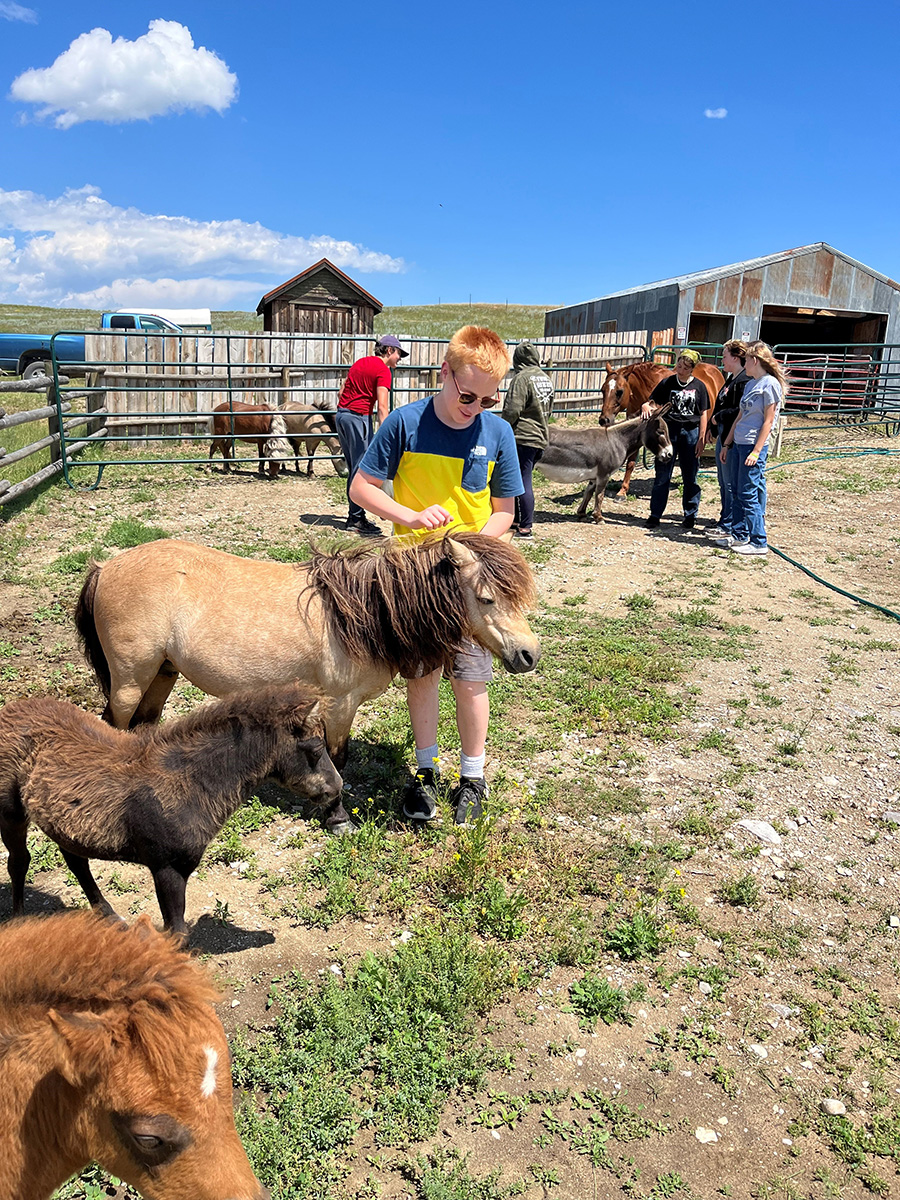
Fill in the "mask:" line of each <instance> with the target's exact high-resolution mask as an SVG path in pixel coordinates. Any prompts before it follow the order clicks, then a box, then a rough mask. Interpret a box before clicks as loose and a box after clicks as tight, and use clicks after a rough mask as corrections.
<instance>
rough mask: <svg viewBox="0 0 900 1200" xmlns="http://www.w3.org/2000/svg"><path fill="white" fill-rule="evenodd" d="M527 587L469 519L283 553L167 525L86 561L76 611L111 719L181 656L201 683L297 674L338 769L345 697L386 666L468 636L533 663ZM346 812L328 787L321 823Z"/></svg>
mask: <svg viewBox="0 0 900 1200" xmlns="http://www.w3.org/2000/svg"><path fill="white" fill-rule="evenodd" d="M533 602H534V579H533V577H532V575H531V571H530V569H529V567H528V564H527V563H526V561H525V559H524V558H523V557H522V555H521V554H520V553H519V551H518V550H516V549H515V548H514V547H513V546H509V545H507V544H506V543H505V542H501V541H500V540H499V539H498V538H492V537H485V536H484V535H483V534H480V533H456V534H454V536H453V537H449V536H443V537H430V538H426V539H424V540H422V541H419V542H415V543H413V544H412V545H403V544H400V543H394V542H388V543H386V544H384V545H383V546H375V545H371V544H363V545H361V546H359V547H355V548H353V549H350V550H344V551H342V552H340V553H336V554H321V553H318V552H316V553H314V554H313V558H312V560H311V562H308V563H299V564H297V565H290V564H286V563H276V562H264V561H260V560H258V559H251V558H238V557H236V556H234V555H231V554H223V553H222V552H221V551H220V550H210V549H209V548H208V547H206V546H198V545H195V544H193V543H191V542H184V541H178V540H175V539H168V540H165V541H159V542H148V543H147V544H145V545H143V546H135V547H133V548H132V549H130V550H125V551H124V552H123V553H122V554H119V555H117V556H116V557H115V558H111V559H109V560H108V561H107V562H105V563H103V564H98V563H93V564H92V565H91V567H90V568H89V570H88V575H87V579H86V580H85V583H84V586H83V588H82V590H81V595H80V597H79V600H78V605H77V607H76V612H75V623H76V625H77V628H78V632H79V634H80V635H81V638H82V641H83V643H84V647H85V653H86V656H87V659H88V662H89V664H90V666H91V667H92V668H93V670H94V673H95V675H96V676H97V680H98V682H99V684H100V687H101V688H102V690H103V694H104V695H105V696H106V697H107V699H108V704H107V706H106V711H105V712H104V714H103V716H104V718H105V719H106V720H108V721H109V722H110V723H111V724H113V725H116V726H118V728H120V729H125V728H127V727H128V726H129V725H136V724H139V723H142V722H151V721H157V720H158V719H159V716H160V714H161V712H162V709H163V705H164V704H165V702H166V700H167V699H168V696H169V693H170V692H171V690H172V688H173V686H174V684H175V681H176V679H177V678H178V674H179V672H180V673H181V674H183V675H184V676H185V678H187V679H189V680H190V682H191V683H193V684H194V685H195V686H196V687H199V688H201V689H202V690H203V691H204V692H208V693H210V694H211V695H213V696H224V695H227V694H228V693H229V692H234V691H238V690H249V689H253V688H264V687H266V686H267V685H270V684H273V683H286V682H290V681H291V680H295V679H301V680H304V681H305V682H306V683H309V684H311V685H312V686H313V687H315V688H317V689H318V690H319V691H321V692H323V693H324V694H325V695H326V696H328V697H331V698H332V702H331V703H330V704H329V716H328V748H329V751H330V753H331V757H332V760H333V761H334V763H335V766H337V768H338V769H339V770H340V769H341V767H342V766H343V764H344V762H345V760H346V755H347V742H348V740H349V737H350V727H351V725H352V723H353V718H354V717H355V716H356V710H357V709H358V708H359V706H360V704H361V703H362V702H363V701H364V700H371V699H372V698H373V697H375V696H380V695H381V694H382V692H384V691H386V690H387V688H388V687H389V686H390V682H391V679H392V678H393V677H394V675H395V674H397V673H399V674H401V675H403V676H405V677H407V678H409V677H411V676H414V675H415V674H416V672H417V671H418V670H419V669H420V667H421V668H424V670H425V671H426V672H429V671H432V670H435V669H436V668H437V667H439V666H442V665H443V664H445V663H446V662H447V661H448V660H451V659H452V658H453V655H454V653H455V652H456V650H457V648H458V647H459V646H460V644H461V643H462V642H464V641H465V640H466V639H471V640H473V641H475V642H478V643H479V644H480V645H482V646H484V647H485V648H486V649H488V650H490V651H492V653H494V654H496V655H497V656H498V657H499V658H500V659H501V661H502V662H503V665H504V667H505V668H506V669H507V671H510V672H512V673H519V672H525V671H532V670H534V668H535V666H536V665H537V662H538V659H539V658H540V645H539V643H538V640H537V638H536V637H535V635H534V634H533V633H532V631H531V629H530V628H529V626H528V622H527V621H526V619H525V612H526V611H527V609H528V608H529V607H530V606H531V605H532V604H533ZM348 820H349V818H348V817H347V815H346V813H345V812H344V810H343V808H342V806H341V805H340V802H338V805H337V807H336V809H335V810H333V811H332V813H331V815H330V816H329V817H328V819H327V821H326V825H327V826H328V827H329V828H330V829H338V828H340V827H341V826H342V825H343V824H344V823H345V822H347V821H348Z"/></svg>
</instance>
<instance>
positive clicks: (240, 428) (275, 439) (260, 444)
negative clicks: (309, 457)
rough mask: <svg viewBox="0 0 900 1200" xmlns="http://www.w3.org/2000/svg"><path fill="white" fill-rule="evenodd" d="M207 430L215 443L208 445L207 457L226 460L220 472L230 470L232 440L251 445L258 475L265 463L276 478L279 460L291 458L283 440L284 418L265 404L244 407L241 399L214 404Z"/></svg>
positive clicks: (284, 437) (285, 439)
mask: <svg viewBox="0 0 900 1200" xmlns="http://www.w3.org/2000/svg"><path fill="white" fill-rule="evenodd" d="M209 431H210V433H211V434H213V435H214V441H212V442H211V443H210V446H209V457H210V459H212V457H213V455H214V454H215V453H217V452H218V453H219V454H221V455H222V458H223V459H224V460H225V463H224V466H223V468H222V469H223V471H224V472H225V473H226V474H228V472H229V471H230V470H231V462H230V459H231V457H232V451H233V449H234V446H233V443H234V441H235V440H237V441H239V442H252V443H253V444H254V445H255V446H256V452H257V454H258V455H259V460H260V461H259V473H260V475H265V473H266V462H267V463H268V472H269V478H270V479H275V478H276V476H277V475H278V473H279V471H280V470H281V462H280V461H279V459H281V458H284V459H288V458H290V457H292V450H291V445H290V442H288V440H287V438H286V436H285V435H286V433H287V430H286V427H285V424H284V417H283V416H281V415H280V414H279V413H277V412H274V411H273V410H272V409H271V408H270V407H269V406H268V404H245V403H244V402H243V400H227V401H226V402H225V403H224V404H217V405H216V407H215V408H214V409H213V410H212V416H211V417H210V419H209Z"/></svg>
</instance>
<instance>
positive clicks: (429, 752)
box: [416, 742, 441, 775]
mask: <svg viewBox="0 0 900 1200" xmlns="http://www.w3.org/2000/svg"><path fill="white" fill-rule="evenodd" d="M437 757H438V748H437V742H435V744H434V745H433V746H425V747H423V749H421V750H420V749H419V747H418V746H416V768H417V770H419V771H424V770H426V769H427V770H429V771H434V773H435V775H440V773H441V769H440V767H439V766H438V764H437Z"/></svg>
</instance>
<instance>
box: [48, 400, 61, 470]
mask: <svg viewBox="0 0 900 1200" xmlns="http://www.w3.org/2000/svg"><path fill="white" fill-rule="evenodd" d="M56 403H57V400H56V384H55V383H51V384H50V386H49V387H48V388H47V404H48V405H50V404H53V405H55V404H56ZM47 432H48V433H49V434H50V436H51V437H54V435H55V440H54V441H53V442H51V443H50V462H51V463H58V462H59V460H60V458H62V452H61V450H60V448H59V442H60V437H59V410H58V409H57V411H56V412H54V413H51V414H50V416H49V417H48V418H47Z"/></svg>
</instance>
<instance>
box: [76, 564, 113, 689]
mask: <svg viewBox="0 0 900 1200" xmlns="http://www.w3.org/2000/svg"><path fill="white" fill-rule="evenodd" d="M99 578H100V565H99V563H91V565H90V567H89V568H88V573H87V579H85V581H84V587H83V588H82V589H81V594H80V595H79V597H78V603H77V604H76V605H75V628H76V629H77V630H78V636H79V637H80V638H81V642H82V648H83V650H84V657H85V658H86V659H87V664H88V666H89V667H90V668H91V670H92V671H93V672H94V675H95V676H96V678H97V683H98V684H99V685H100V691H101V692H102V693H103V697H104V699H105V700H109V693H110V687H111V681H110V675H109V663H108V662H107V659H106V655H105V653H104V651H103V647H102V646H101V645H100V638H99V637H98V636H97V626H96V624H95V622H94V596H95V594H96V591H97V580H98V579H99Z"/></svg>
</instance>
